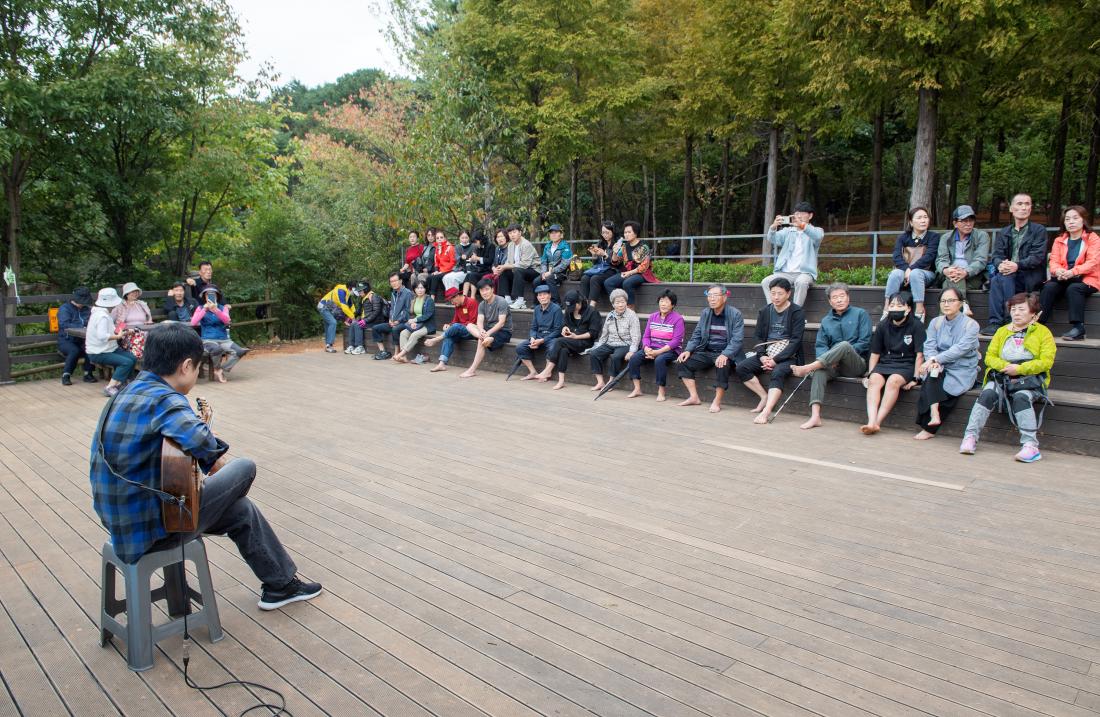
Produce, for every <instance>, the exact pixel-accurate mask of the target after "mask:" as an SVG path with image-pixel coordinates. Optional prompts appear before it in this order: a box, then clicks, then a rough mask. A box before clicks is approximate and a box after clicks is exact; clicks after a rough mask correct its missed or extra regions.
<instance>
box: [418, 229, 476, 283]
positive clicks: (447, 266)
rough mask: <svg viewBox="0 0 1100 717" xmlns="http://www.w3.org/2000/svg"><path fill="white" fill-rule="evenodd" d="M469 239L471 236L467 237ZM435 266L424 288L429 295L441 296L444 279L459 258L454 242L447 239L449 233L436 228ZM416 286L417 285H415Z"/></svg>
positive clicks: (429, 273)
mask: <svg viewBox="0 0 1100 717" xmlns="http://www.w3.org/2000/svg"><path fill="white" fill-rule="evenodd" d="M466 238H467V240H469V236H467V237H466ZM432 246H433V247H434V248H435V266H433V267H432V269H431V270H430V271H429V272H428V281H427V283H426V284H425V285H424V288H425V289H426V290H427V292H428V296H431V297H433V298H434V297H436V296H439V295H440V293H439V292H441V291H442V290H443V279H444V278H446V276H447V275H448V274H450V273H451V272H452V271H454V269H455V264H456V263H457V258H456V255H455V247H454V244H452V243H450V242H449V241H447V235H446V234H445V233H444V232H443V230H442V229H436V230H435V244H433V245H432ZM413 288H416V287H413Z"/></svg>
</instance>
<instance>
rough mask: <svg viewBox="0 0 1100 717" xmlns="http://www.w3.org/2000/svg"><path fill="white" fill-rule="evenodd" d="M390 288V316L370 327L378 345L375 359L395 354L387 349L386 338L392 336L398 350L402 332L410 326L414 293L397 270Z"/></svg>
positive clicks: (395, 348) (372, 336)
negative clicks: (403, 282)
mask: <svg viewBox="0 0 1100 717" xmlns="http://www.w3.org/2000/svg"><path fill="white" fill-rule="evenodd" d="M390 290H391V291H392V293H391V295H390V315H389V318H387V319H386V320H385V321H379V322H378V323H377V324H375V325H374V326H372V327H371V329H370V333H371V338H373V339H374V343H375V344H377V346H378V353H376V354H375V355H374V360H375V361H384V360H385V359H388V358H391V357H392V356H393V354H391V353H390V352H389V351H387V350H386V338H387V337H392V339H393V345H394V346H393V347H394V350H398V349H399V348H400V346H399V341H400V336H401V332H402V331H404V330H405V329H407V328H408V325H407V324H406V323H405V322H406V321H408V320H409V309H411V308H412V297H413V293H412V292H411V291H409V290H408V289H406V288H405V286H404V285H403V284H402V283H401V276H400V274H398V273H397V272H394V273H392V274H390Z"/></svg>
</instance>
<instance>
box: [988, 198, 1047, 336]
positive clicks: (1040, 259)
mask: <svg viewBox="0 0 1100 717" xmlns="http://www.w3.org/2000/svg"><path fill="white" fill-rule="evenodd" d="M1008 211H1009V212H1011V214H1012V223H1011V224H1009V225H1008V226H1007V227H1005V228H1004V229H1002V230H1001V231H999V232H997V235H996V236H995V237H994V238H993V257H992V264H993V276H991V277H990V279H989V323H988V324H986V326H985V328H983V329H982V335H983V336H992V335H993V334H995V333H997V329H999V328H1000V327H1001V326H1003V325H1004V324H1006V323H1008V317H1007V313H1006V310H1005V302H1007V301H1008V299H1009V297H1011V296H1012V295H1014V294H1018V293H1020V292H1031V291H1035V289H1036V288H1037V287H1038V286H1039V285H1040V284H1042V283H1043V280H1044V279H1046V259H1047V230H1046V227H1044V226H1043V225H1042V224H1039V223H1038V222H1033V221H1029V220H1030V218H1031V196H1030V195H1028V194H1024V193H1023V192H1020V193H1019V194H1017V195H1016V196H1014V197H1012V204H1010V205H1009V208H1008Z"/></svg>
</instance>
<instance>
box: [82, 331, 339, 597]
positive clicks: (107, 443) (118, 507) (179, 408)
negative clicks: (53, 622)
mask: <svg viewBox="0 0 1100 717" xmlns="http://www.w3.org/2000/svg"><path fill="white" fill-rule="evenodd" d="M202 352H203V348H202V340H201V339H199V336H198V334H196V333H195V331H194V330H193V329H192V328H191V327H189V326H186V325H184V324H179V323H174V322H167V323H163V324H157V325H156V326H154V327H153V328H152V329H150V330H149V332H148V336H147V339H146V343H145V356H144V359H143V364H144V368H145V370H143V371H142V372H141V373H140V374H138V376H137V378H136V379H135V380H134V381H133V383H131V384H130V385H128V386H127V387H126V388H125V390H123V391H120V392H119V393H118V395H117V396H115V397H114V398H113V399H112V400H111V401H109V402H108V403H107V406H106V407H105V408H104V409H103V414H102V415H101V416H100V420H99V427H98V429H97V430H96V435H95V437H94V438H93V440H92V457H91V469H90V473H89V477H90V479H91V483H92V498H93V503H94V506H95V510H96V513H98V514H99V517H100V520H101V521H102V522H103V525H104V527H106V528H107V530H108V532H110V534H111V543H112V545H113V546H114V549H115V553H116V554H117V555H118V557H119V558H120V559H121V560H123V561H125V562H127V563H135V562H137V561H138V559H139V558H141V556H142V555H145V554H146V553H148V552H152V551H155V550H162V549H165V548H168V547H173V546H178V545H179V543H180V540H184V541H186V540H188V539H190V538H191V537H193V536H192V535H190V534H171V535H170V534H169V533H168V532H167V531H166V530H165V527H164V519H163V517H162V501H161V496H158V492H159V490H160V487H161V484H160V467H161V443H162V441H163V439H165V438H170V439H172V440H174V441H175V442H176V443H178V444H179V445H180V447H181V448H182V449H183V450H184V451H186V452H187V453H189V454H190V455H191V456H192V457H193V458H194V459H195V460H197V461H198V462H199V465H200V466H201V468H202V470H203V472H205V473H207V474H209V475H208V477H207V478H206V481H205V483H204V485H203V490H202V502H201V510H200V511H199V516H198V529H197V530H196V531H195V534H205V535H227V536H229V538H230V539H231V540H232V541H233V542H234V543H236V544H237V549H238V550H239V551H240V553H241V557H242V558H244V560H245V562H246V563H248V566H249V567H250V568H252V572H253V573H255V574H256V577H257V578H259V579H260V581H261V582H262V583H263V586H262V595H261V597H260V602H259V607H260V608H261V609H263V610H274V609H276V608H279V607H282V606H283V605H287V604H289V603H292V602H298V601H300V600H309V599H310V598H313V597H315V596H316V595H318V594H319V593H320V592H321V585H320V584H319V583H310V582H303V581H302V580H299V579H298V577H297V571H298V569H297V567H296V566H295V564H294V561H293V560H292V559H291V557H290V555H288V554H287V552H286V549H285V548H283V545H282V543H281V542H279V538H278V537H277V536H276V535H275V532H274V531H273V530H272V529H271V526H270V525H269V524H268V522H267V520H266V519H265V518H264V516H263V514H262V513H261V512H260V509H259V508H258V507H256V504H255V503H253V502H252V501H251V500H249V499H248V497H247V495H248V489H249V488H250V487H251V486H252V481H253V480H254V479H255V477H256V464H255V463H254V462H252V461H250V460H247V459H244V458H238V459H236V460H232V461H229V460H227V459H226V458H225V454H226V452H227V451H228V450H229V445H228V444H227V443H225V442H224V441H222V440H221V439H219V438H217V437H215V436H214V434H213V433H212V432H211V431H210V428H209V427H208V426H207V424H206V423H204V422H203V421H202V420H201V419H200V418H199V417H198V416H196V415H195V413H194V411H193V410H192V408H191V404H190V403H188V400H187V398H186V395H187V393H188V392H190V391H191V389H192V388H194V387H195V383H196V381H197V380H198V377H199V366H200V363H201V361H202Z"/></svg>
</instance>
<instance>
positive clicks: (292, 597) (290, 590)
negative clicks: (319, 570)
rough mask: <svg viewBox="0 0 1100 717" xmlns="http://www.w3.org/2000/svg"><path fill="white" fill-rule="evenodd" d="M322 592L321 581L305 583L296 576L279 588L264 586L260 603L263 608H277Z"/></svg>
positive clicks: (313, 596)
mask: <svg viewBox="0 0 1100 717" xmlns="http://www.w3.org/2000/svg"><path fill="white" fill-rule="evenodd" d="M320 594H321V583H304V582H302V581H301V580H299V579H298V578H294V579H293V580H291V581H290V582H289V583H287V584H286V585H285V586H284V587H282V588H281V589H279V590H271V589H270V588H266V587H265V588H264V590H263V593H262V594H261V595H260V602H259V603H258V604H259V606H260V609H261V610H276V609H278V608H281V607H282V606H283V605H289V604H290V603H292V602H301V601H302V600H310V599H312V598H315V597H317V596H318V595H320Z"/></svg>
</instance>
